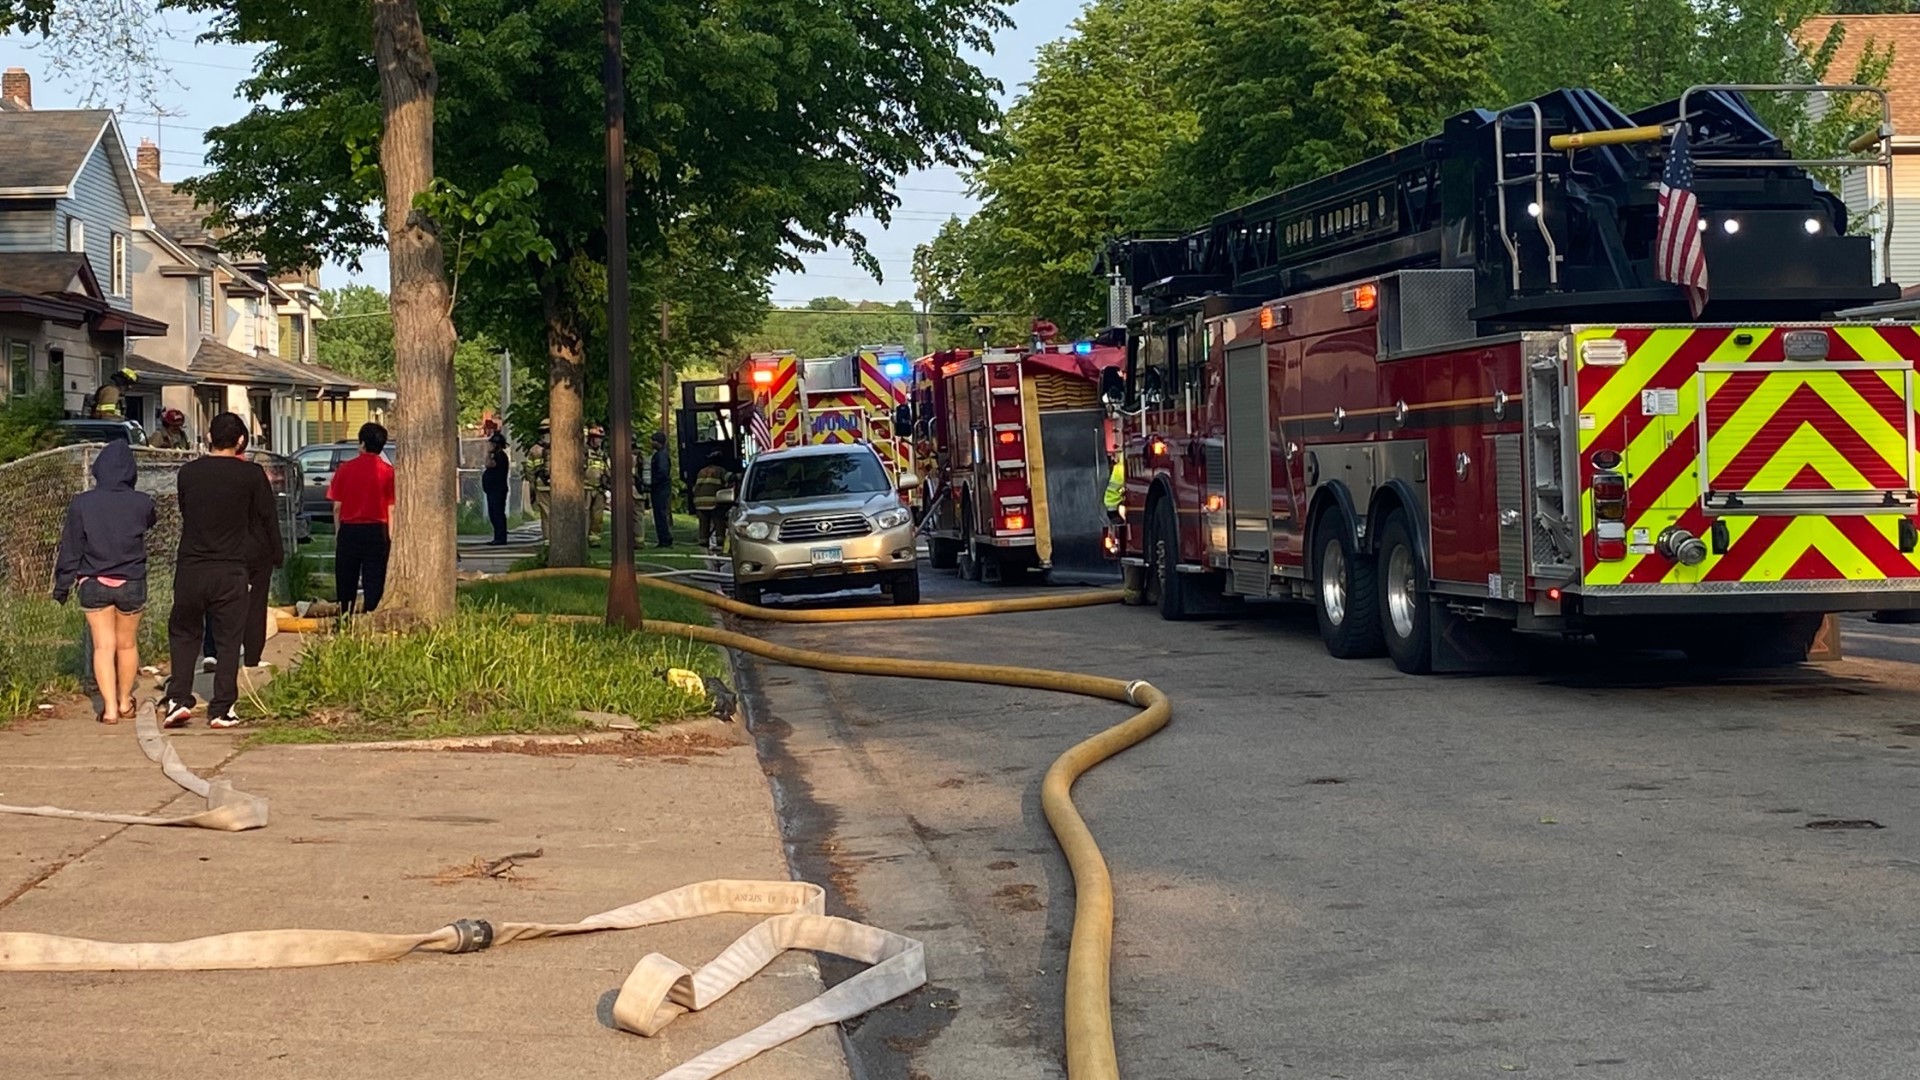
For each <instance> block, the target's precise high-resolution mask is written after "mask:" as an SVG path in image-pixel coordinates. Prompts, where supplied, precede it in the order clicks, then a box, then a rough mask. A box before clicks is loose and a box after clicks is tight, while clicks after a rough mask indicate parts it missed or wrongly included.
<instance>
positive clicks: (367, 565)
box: [327, 424, 394, 612]
mask: <svg viewBox="0 0 1920 1080" xmlns="http://www.w3.org/2000/svg"><path fill="white" fill-rule="evenodd" d="M386 447H387V429H386V428H383V427H381V426H380V425H379V424H361V425H360V456H359V457H356V458H354V459H353V460H352V461H349V462H346V463H344V464H342V465H341V466H340V467H339V468H338V469H335V470H334V471H333V480H332V482H330V483H329V484H327V498H328V499H330V500H332V501H333V520H334V522H335V525H334V528H335V529H336V530H337V532H336V536H337V537H338V539H337V540H336V542H335V544H334V551H333V585H334V596H335V597H336V598H337V599H338V600H339V601H340V610H342V611H354V610H356V608H355V606H354V598H355V597H356V596H359V595H360V594H361V591H362V590H363V589H364V590H365V594H366V603H365V605H364V606H362V607H360V608H358V609H357V610H359V611H363V612H372V611H373V610H374V609H375V608H378V607H379V606H380V597H381V596H382V595H383V594H384V593H385V592H386V589H387V557H388V556H389V555H390V554H392V551H393V541H392V538H391V537H390V536H389V535H388V533H387V524H388V522H389V521H390V520H391V519H392V515H393V501H394V487H393V466H391V465H389V464H387V459H386V458H383V457H381V456H380V451H382V450H384V449H386Z"/></svg>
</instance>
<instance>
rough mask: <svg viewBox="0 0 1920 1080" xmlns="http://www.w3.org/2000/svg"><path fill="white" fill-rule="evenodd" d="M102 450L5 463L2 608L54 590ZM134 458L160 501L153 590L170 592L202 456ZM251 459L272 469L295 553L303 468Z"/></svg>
mask: <svg viewBox="0 0 1920 1080" xmlns="http://www.w3.org/2000/svg"><path fill="white" fill-rule="evenodd" d="M100 449H101V447H100V445H98V444H87V445H83V446H62V447H58V448H56V449H53V450H46V451H42V452H41V453H38V454H33V455H30V456H28V457H24V458H21V459H19V460H18V461H10V462H8V463H6V464H4V465H0V603H4V602H6V600H7V599H9V598H11V597H16V596H19V597H43V596H46V595H47V594H48V592H49V591H51V589H52V587H53V569H54V563H55V562H56V561H57V560H58V558H59V551H60V530H61V528H62V526H63V525H64V524H65V523H66V517H67V504H68V503H71V502H72V501H73V497H74V496H75V495H78V494H80V493H81V492H83V491H85V490H87V489H88V488H90V487H92V486H93V463H94V461H95V459H97V458H98V456H99V453H100ZM133 456H134V466H135V476H134V486H135V487H136V488H138V489H139V490H141V491H144V492H146V493H147V494H149V495H151V496H153V502H154V509H155V512H156V515H157V518H158V521H157V522H156V524H155V525H154V528H153V529H152V530H151V531H149V532H148V533H147V575H148V582H149V589H150V590H151V589H153V588H155V587H158V588H160V589H161V590H162V591H168V592H170V591H171V586H172V583H173V561H174V555H175V553H176V552H177V551H178V550H179V546H180V497H179V494H178V483H179V473H180V466H182V465H184V464H186V463H187V462H189V461H191V460H193V458H194V457H195V456H196V455H195V454H194V453H193V452H192V451H186V450H155V449H151V448H148V447H135V448H134V451H133ZM246 456H247V458H248V460H251V461H254V462H256V463H258V464H259V465H260V466H261V467H262V468H263V469H265V470H266V473H267V479H268V480H269V481H270V482H271V483H272V485H273V489H274V494H275V495H276V497H277V499H278V503H279V509H280V532H281V536H282V538H283V539H284V541H285V543H286V545H287V550H288V551H289V552H292V551H293V550H294V544H295V541H296V538H297V536H298V530H299V527H300V524H301V522H300V503H299V492H300V470H299V466H297V465H296V464H294V462H293V461H292V460H291V459H289V458H286V457H283V456H281V455H279V454H270V453H266V452H264V451H254V452H250V453H248V454H247V455H246Z"/></svg>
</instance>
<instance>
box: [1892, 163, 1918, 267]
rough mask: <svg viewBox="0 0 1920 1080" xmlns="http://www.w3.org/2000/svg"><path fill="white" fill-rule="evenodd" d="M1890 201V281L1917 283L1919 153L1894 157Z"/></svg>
mask: <svg viewBox="0 0 1920 1080" xmlns="http://www.w3.org/2000/svg"><path fill="white" fill-rule="evenodd" d="M1892 202H1893V280H1895V281H1897V282H1899V283H1900V284H1902V285H1916V284H1920V155H1912V154H1901V155H1899V156H1897V157H1896V158H1894V166H1893V200H1892Z"/></svg>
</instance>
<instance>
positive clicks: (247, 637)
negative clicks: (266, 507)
mask: <svg viewBox="0 0 1920 1080" xmlns="http://www.w3.org/2000/svg"><path fill="white" fill-rule="evenodd" d="M265 473H266V471H265V470H264V469H263V470H261V475H265ZM274 509H275V511H276V512H275V513H274V514H272V515H270V516H269V517H268V518H267V519H266V521H264V522H262V521H260V520H258V519H256V520H255V521H254V527H253V528H252V529H251V530H250V531H249V532H248V533H247V626H246V630H245V631H244V632H243V633H242V634H241V635H240V646H241V648H240V659H241V663H243V664H245V665H246V666H247V667H250V668H258V667H265V666H266V664H267V659H266V657H265V656H263V655H261V654H262V653H264V652H265V651H266V648H267V601H268V600H269V599H270V598H271V597H272V594H273V572H274V570H276V569H278V568H279V567H281V566H284V565H285V564H286V561H287V550H286V548H285V547H284V546H283V545H284V543H285V539H284V537H283V536H282V534H281V532H280V515H279V513H278V510H279V499H278V498H275V500H274Z"/></svg>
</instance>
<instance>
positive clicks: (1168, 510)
mask: <svg viewBox="0 0 1920 1080" xmlns="http://www.w3.org/2000/svg"><path fill="white" fill-rule="evenodd" d="M1150 521H1151V524H1150V525H1149V526H1148V528H1147V555H1148V557H1149V558H1151V559H1152V560H1153V563H1152V564H1151V565H1150V566H1148V567H1147V572H1148V574H1149V575H1150V576H1151V580H1152V585H1153V593H1154V597H1155V598H1156V599H1158V600H1159V601H1160V617H1161V618H1163V619H1166V620H1169V621H1171V622H1180V621H1182V620H1184V619H1190V618H1192V617H1193V608H1192V605H1191V604H1189V603H1188V602H1187V589H1188V582H1187V576H1186V575H1185V574H1182V573H1181V572H1180V526H1179V524H1178V523H1177V521H1176V520H1175V518H1174V516H1173V500H1172V499H1166V498H1162V499H1159V500H1157V501H1155V502H1154V504H1153V513H1152V515H1151V516H1150Z"/></svg>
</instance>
